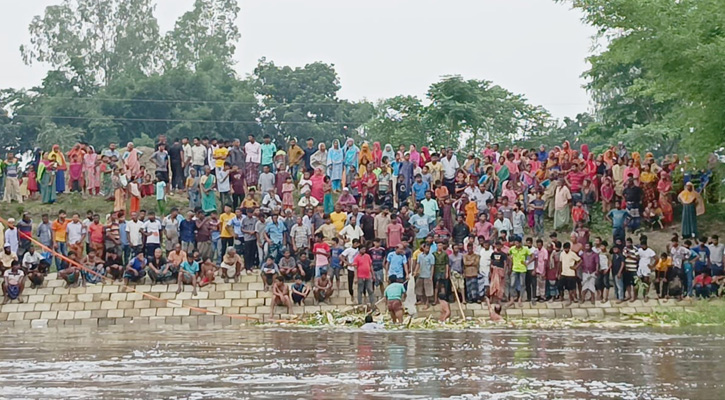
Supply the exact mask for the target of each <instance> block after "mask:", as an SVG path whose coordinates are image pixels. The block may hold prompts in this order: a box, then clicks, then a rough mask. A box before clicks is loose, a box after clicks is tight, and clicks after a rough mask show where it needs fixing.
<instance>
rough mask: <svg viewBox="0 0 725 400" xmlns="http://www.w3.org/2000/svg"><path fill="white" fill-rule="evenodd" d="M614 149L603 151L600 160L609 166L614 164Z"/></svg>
mask: <svg viewBox="0 0 725 400" xmlns="http://www.w3.org/2000/svg"><path fill="white" fill-rule="evenodd" d="M614 154H615V153H614V150H612V149H608V150H607V151H605V152H604V155H603V156H602V160H603V161H604V163H605V164H607V166H608V167H609V168H612V167H613V166H614Z"/></svg>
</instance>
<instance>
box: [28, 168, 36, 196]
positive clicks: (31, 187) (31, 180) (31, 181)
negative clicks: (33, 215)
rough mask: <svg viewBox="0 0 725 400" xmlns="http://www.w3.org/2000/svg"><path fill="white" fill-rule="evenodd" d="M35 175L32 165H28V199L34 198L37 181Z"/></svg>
mask: <svg viewBox="0 0 725 400" xmlns="http://www.w3.org/2000/svg"><path fill="white" fill-rule="evenodd" d="M36 177H37V175H36V174H35V167H33V166H32V165H30V166H28V172H27V178H28V192H30V199H35V194H36V193H38V181H37V180H36Z"/></svg>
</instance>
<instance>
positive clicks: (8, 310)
mask: <svg viewBox="0 0 725 400" xmlns="http://www.w3.org/2000/svg"><path fill="white" fill-rule="evenodd" d="M345 279H346V277H343V282H342V284H341V291H340V292H337V291H336V292H335V294H334V295H333V297H332V298H331V299H330V300H329V302H328V303H327V304H322V305H315V304H314V301H313V300H312V298H311V297H312V296H310V298H308V299H307V303H306V305H305V306H300V307H294V308H293V313H294V314H303V313H314V312H319V311H332V310H336V309H340V310H345V309H350V307H351V306H353V305H355V302H354V301H353V300H352V299H350V297H349V295H348V293H347V284H346V282H345ZM64 286H65V283H64V282H63V281H61V280H59V279H56V274H54V273H53V274H49V276H48V278H47V279H46V281H45V284H44V286H43V287H42V288H37V289H30V288H26V290H25V292H24V294H23V300H24V303H18V302H17V301H14V302H12V303H11V304H6V305H3V306H2V307H1V308H0V328H4V327H21V328H23V327H26V328H29V327H46V326H60V325H87V326H108V325H123V324H141V325H150V324H151V325H154V324H162V325H179V324H187V325H190V326H203V325H212V324H214V325H230V324H236V325H238V324H247V323H254V322H257V321H259V322H270V321H271V320H285V319H291V318H294V315H288V314H285V313H286V311H287V310H286V308H285V307H277V309H276V311H277V313H276V314H275V315H274V316H273V317H271V318H270V315H269V313H270V311H271V310H270V302H271V294H270V293H269V292H265V291H264V285H263V283H262V280H261V277H260V276H259V275H258V274H254V275H248V276H242V277H241V279H240V282H239V283H218V284H216V285H211V286H208V287H205V288H202V289H201V290H199V293H198V295H197V296H193V297H192V295H191V288H190V287H189V286H186V287H185V288H184V289H185V291H184V292H182V293H180V294H178V295H177V294H176V288H177V286H176V284H170V285H161V284H159V285H137V286H135V288H136V290H138V291H140V292H144V293H148V294H150V295H152V296H155V297H158V298H160V299H162V300H151V299H148V298H146V297H144V296H143V295H142V294H141V293H136V292H125V291H124V288H123V287H122V286H121V285H120V284H117V283H114V284H98V285H88V286H87V287H78V288H65V287H64ZM356 289H357V288H356ZM378 295H379V291H376V296H378ZM164 300H170V301H171V302H167V301H164ZM692 304H693V303H692V302H689V301H683V302H676V301H674V300H670V301H667V302H664V301H658V300H656V299H650V300H649V301H648V302H646V303H645V302H643V301H642V300H638V301H635V302H633V303H630V302H627V303H624V304H621V305H619V304H614V303H612V302H611V301H610V302H607V303H605V304H601V303H597V304H596V305H592V304H589V303H587V304H582V305H579V304H574V305H572V306H570V307H564V304H563V303H561V302H553V303H543V304H536V305H534V306H532V305H531V304H529V303H524V304H523V307H522V308H512V309H508V310H506V311H505V314H506V316H507V317H509V318H580V319H593V320H596V319H602V318H604V317H608V316H619V315H628V314H636V313H651V312H653V311H662V310H675V309H682V310H684V309H685V308H686V307H690V306H691V305H692ZM184 306H186V307H184ZM187 307H198V308H202V309H206V310H209V311H210V313H204V312H201V311H197V310H193V309H190V308H187ZM463 307H464V312H465V314H466V316H469V317H486V316H488V310H487V308H486V306H485V305H483V306H482V305H480V304H466V305H463ZM431 313H437V310H436V308H431V309H430V310H428V311H425V312H423V311H421V313H420V315H428V314H431ZM451 313H452V316H453V317H457V316H459V315H460V312H459V310H458V307H457V306H456V304H454V303H452V304H451ZM221 314H227V315H235V316H236V315H242V316H244V317H250V318H252V319H245V318H233V317H229V316H224V315H221Z"/></svg>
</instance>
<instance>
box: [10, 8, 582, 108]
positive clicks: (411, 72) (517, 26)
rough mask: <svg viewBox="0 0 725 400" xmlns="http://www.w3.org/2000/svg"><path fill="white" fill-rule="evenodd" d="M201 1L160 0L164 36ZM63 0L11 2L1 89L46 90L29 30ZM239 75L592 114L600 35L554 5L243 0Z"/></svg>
mask: <svg viewBox="0 0 725 400" xmlns="http://www.w3.org/2000/svg"><path fill="white" fill-rule="evenodd" d="M193 1H194V0H157V4H158V7H157V12H156V16H157V18H158V20H159V24H160V26H161V29H162V31H166V30H168V29H170V28H171V27H173V24H174V21H175V20H176V18H177V17H178V16H179V15H181V14H182V13H183V12H185V11H186V10H189V9H190V8H191V6H192V4H193ZM60 2H61V0H25V1H12V2H11V1H9V0H8V1H5V2H4V3H5V4H4V7H3V9H4V11H3V13H1V14H0V37H2V38H3V39H2V40H0V59H1V60H2V69H1V71H2V73H0V88H7V87H15V88H18V87H31V86H34V85H37V84H38V83H40V81H41V79H42V78H43V76H44V75H45V72H46V70H47V66H44V65H33V66H32V67H29V66H26V65H25V64H23V62H22V60H21V57H20V51H19V50H18V48H19V46H20V45H21V44H23V43H27V42H28V38H29V35H28V29H27V27H28V24H29V23H30V20H31V19H32V17H33V16H35V15H38V14H42V13H43V10H44V9H45V7H46V6H48V5H52V4H58V3H60ZM239 3H240V5H241V8H242V10H241V12H240V16H239V21H238V23H239V27H240V30H241V33H242V38H241V41H240V43H239V46H238V48H237V54H236V60H237V61H238V63H237V69H238V71H239V72H240V73H241V74H248V73H250V72H251V71H252V69H253V68H254V66H255V64H256V62H257V60H258V59H259V58H260V57H263V56H265V57H267V59H268V60H272V61H274V62H275V63H276V64H278V65H284V64H286V65H292V66H303V65H305V64H306V63H309V62H314V61H324V62H327V63H333V64H334V65H335V68H336V70H337V72H338V74H339V76H340V79H341V82H342V90H341V92H340V96H341V97H343V98H347V99H351V100H360V99H368V100H377V99H380V98H384V97H391V96H395V95H398V94H412V95H417V96H420V97H423V96H424V95H425V93H426V90H427V88H428V86H429V85H430V84H431V83H433V82H435V81H437V80H438V79H439V78H440V77H441V76H443V75H450V74H459V75H462V76H463V77H465V78H468V79H473V78H475V79H488V80H491V81H493V82H495V83H496V84H499V85H501V86H503V87H505V88H507V89H509V90H511V91H513V92H515V93H521V94H523V95H525V96H526V97H527V98H528V99H529V100H530V101H531V102H532V103H535V104H541V105H543V106H544V107H546V108H547V109H549V110H550V111H551V112H552V113H553V114H554V116H556V117H559V118H561V117H564V116H574V115H576V114H577V113H578V112H582V111H586V110H587V109H588V107H589V98H588V96H587V94H586V92H585V91H584V89H583V88H582V84H583V83H584V81H583V80H582V79H581V78H580V75H581V73H582V72H583V71H584V70H585V69H586V67H587V64H586V61H585V57H586V56H587V55H588V53H589V50H590V48H591V43H592V42H591V39H590V37H591V35H592V34H593V33H594V30H593V29H592V28H591V27H588V26H585V25H584V24H582V23H581V22H580V14H579V13H578V12H576V11H572V10H570V9H569V7H567V6H566V5H561V4H558V3H554V1H553V0H445V1H443V0H437V1H434V0H344V1H341V0H239Z"/></svg>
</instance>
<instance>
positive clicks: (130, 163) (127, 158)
mask: <svg viewBox="0 0 725 400" xmlns="http://www.w3.org/2000/svg"><path fill="white" fill-rule="evenodd" d="M123 157H124V158H123V165H124V166H125V167H126V175H127V176H128V177H130V178H136V177H138V175H139V172H141V163H140V162H139V159H138V150H136V149H133V150H131V151H128V152H126V153H125V154H124V155H123Z"/></svg>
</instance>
